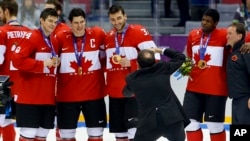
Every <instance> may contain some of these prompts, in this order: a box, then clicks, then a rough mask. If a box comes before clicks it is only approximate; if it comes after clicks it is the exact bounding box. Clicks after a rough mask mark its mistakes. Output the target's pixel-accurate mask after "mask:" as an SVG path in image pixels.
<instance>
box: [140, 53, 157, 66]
mask: <svg viewBox="0 0 250 141" xmlns="http://www.w3.org/2000/svg"><path fill="white" fill-rule="evenodd" d="M137 62H138V64H139V66H140V68H147V67H151V66H153V65H154V64H155V55H154V52H153V51H151V50H147V49H144V50H141V51H140V52H139V54H138V57H137Z"/></svg>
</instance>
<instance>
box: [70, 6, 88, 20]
mask: <svg viewBox="0 0 250 141" xmlns="http://www.w3.org/2000/svg"><path fill="white" fill-rule="evenodd" d="M78 16H82V17H83V18H84V19H85V18H86V14H85V12H84V11H83V9H82V8H73V9H72V10H71V11H70V12H69V17H68V19H69V21H70V22H72V20H73V18H74V17H78Z"/></svg>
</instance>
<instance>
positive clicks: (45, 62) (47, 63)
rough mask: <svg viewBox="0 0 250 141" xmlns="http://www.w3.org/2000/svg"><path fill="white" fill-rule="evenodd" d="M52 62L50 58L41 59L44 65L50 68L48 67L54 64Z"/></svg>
mask: <svg viewBox="0 0 250 141" xmlns="http://www.w3.org/2000/svg"><path fill="white" fill-rule="evenodd" d="M54 64H55V62H54V61H53V60H52V59H47V60H44V61H43V66H44V67H48V68H50V67H52V66H54Z"/></svg>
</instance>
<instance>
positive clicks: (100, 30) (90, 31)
mask: <svg viewBox="0 0 250 141" xmlns="http://www.w3.org/2000/svg"><path fill="white" fill-rule="evenodd" d="M86 32H87V33H88V34H101V33H105V30H104V29H103V28H101V27H100V26H92V27H88V28H86Z"/></svg>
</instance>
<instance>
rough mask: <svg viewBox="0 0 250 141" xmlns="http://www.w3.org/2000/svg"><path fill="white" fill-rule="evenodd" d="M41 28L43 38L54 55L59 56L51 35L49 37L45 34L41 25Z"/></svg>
mask: <svg viewBox="0 0 250 141" xmlns="http://www.w3.org/2000/svg"><path fill="white" fill-rule="evenodd" d="M39 30H40V31H41V32H42V35H43V39H44V41H45V42H46V44H47V46H48V47H49V48H50V51H51V55H52V57H57V55H56V52H55V49H54V47H53V45H52V44H51V41H50V35H49V36H48V37H47V36H46V35H45V34H44V32H43V30H42V28H41V27H40V28H39Z"/></svg>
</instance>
